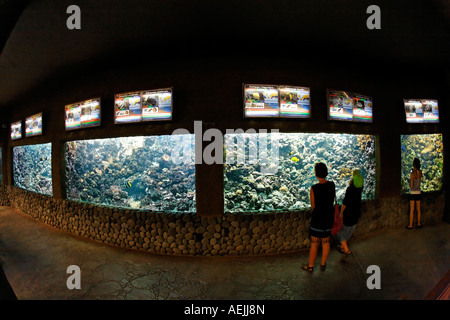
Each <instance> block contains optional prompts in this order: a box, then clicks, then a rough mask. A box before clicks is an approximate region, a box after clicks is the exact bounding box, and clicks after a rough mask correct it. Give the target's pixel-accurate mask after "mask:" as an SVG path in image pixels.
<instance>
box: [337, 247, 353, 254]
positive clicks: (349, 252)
mask: <svg viewBox="0 0 450 320" xmlns="http://www.w3.org/2000/svg"><path fill="white" fill-rule="evenodd" d="M339 252H340V253H342V254H344V255H345V256H348V255H349V254H351V253H352V252H351V251H350V250H348V251H347V252H346V251H345V250H344V249H343V248H339Z"/></svg>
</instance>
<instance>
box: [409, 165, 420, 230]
mask: <svg viewBox="0 0 450 320" xmlns="http://www.w3.org/2000/svg"><path fill="white" fill-rule="evenodd" d="M410 179H411V185H410V187H411V192H410V201H409V207H410V209H409V210H410V211H409V225H407V226H406V229H408V230H411V229H412V226H413V221H414V205H415V207H416V209H417V228H422V224H421V223H420V200H421V198H422V192H421V191H420V182H421V179H422V170H420V160H419V159H417V158H414V160H413V169H412V170H411V178H410Z"/></svg>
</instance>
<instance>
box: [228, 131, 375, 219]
mask: <svg viewBox="0 0 450 320" xmlns="http://www.w3.org/2000/svg"><path fill="white" fill-rule="evenodd" d="M252 135H256V134H245V133H242V134H227V135H225V142H226V146H227V145H228V146H233V148H226V153H227V156H228V157H231V158H232V155H234V156H235V157H236V158H238V156H240V157H242V154H245V156H246V159H247V160H250V155H251V152H250V150H255V149H258V152H260V151H261V150H260V146H261V145H260V144H258V142H260V138H261V136H259V137H258V139H256V138H255V136H252ZM258 135H260V134H258ZM277 135H278V141H277V147H278V148H279V150H278V151H279V152H276V153H275V154H276V155H278V157H276V158H273V159H269V161H268V162H267V163H266V165H267V166H271V165H274V164H276V165H277V170H275V171H273V174H265V173H264V170H262V167H263V164H262V162H261V159H259V160H258V161H255V159H251V160H252V161H245V162H242V161H241V162H237V163H233V162H231V161H227V163H226V164H225V167H224V210H225V212H228V213H237V212H249V213H251V212H254V213H264V212H274V211H293V210H302V209H307V208H310V199H309V194H310V192H309V190H310V187H311V186H312V185H313V184H315V183H317V179H316V178H315V172H314V165H315V164H316V163H318V162H323V163H325V164H326V165H327V167H328V176H327V180H331V181H334V183H335V184H336V195H337V200H338V202H342V200H343V197H344V195H345V189H346V187H347V185H348V182H349V180H350V178H351V176H352V171H353V169H359V170H360V172H361V174H362V175H363V176H364V180H365V184H364V189H363V199H373V198H374V197H375V177H376V174H375V169H376V158H375V137H374V136H372V135H356V134H331V133H277ZM242 139H245V144H242V143H241V144H239V143H237V141H241V140H242ZM270 141H271V139H269V142H268V143H267V146H268V149H270V147H271V144H270ZM236 145H237V147H236ZM263 145H265V144H263ZM227 149H228V150H227ZM230 153H233V154H232V155H230ZM259 154H260V153H259ZM264 154H270V152H265V153H264ZM253 158H255V155H254V154H253ZM227 159H228V158H227Z"/></svg>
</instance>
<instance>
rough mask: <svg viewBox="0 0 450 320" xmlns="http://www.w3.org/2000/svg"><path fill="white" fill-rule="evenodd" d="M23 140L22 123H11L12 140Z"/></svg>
mask: <svg viewBox="0 0 450 320" xmlns="http://www.w3.org/2000/svg"><path fill="white" fill-rule="evenodd" d="M21 138H22V121H17V122H13V123H11V140H16V139H21Z"/></svg>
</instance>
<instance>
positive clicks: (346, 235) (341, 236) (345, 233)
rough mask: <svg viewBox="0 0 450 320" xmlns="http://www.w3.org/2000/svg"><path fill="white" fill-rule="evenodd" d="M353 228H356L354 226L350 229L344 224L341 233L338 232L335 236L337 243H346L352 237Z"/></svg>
mask: <svg viewBox="0 0 450 320" xmlns="http://www.w3.org/2000/svg"><path fill="white" fill-rule="evenodd" d="M355 227H356V224H355V225H353V226H351V227H347V226H346V225H345V224H344V225H343V226H342V229H341V231H339V233H338V234H337V235H336V237H337V239H338V240H339V241H347V240H348V239H350V237H351V236H352V233H353V230H355Z"/></svg>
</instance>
